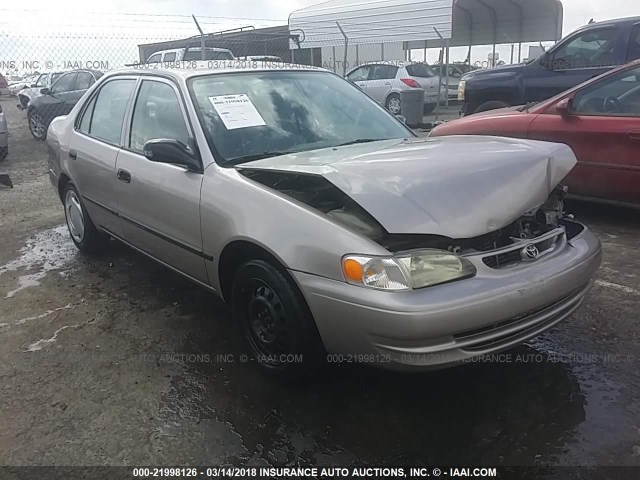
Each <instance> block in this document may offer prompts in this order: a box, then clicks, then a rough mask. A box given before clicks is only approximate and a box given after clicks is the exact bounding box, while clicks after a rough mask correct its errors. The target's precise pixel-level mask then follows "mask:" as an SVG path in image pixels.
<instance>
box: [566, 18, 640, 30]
mask: <svg viewBox="0 0 640 480" xmlns="http://www.w3.org/2000/svg"><path fill="white" fill-rule="evenodd" d="M624 23H640V17H625V18H614V19H611V20H603V21H601V22H594V23H589V24H587V25H583V26H582V27H580V28H578V29H577V30H576V31H580V30H585V29H589V28H593V27H606V26H609V25H619V24H624Z"/></svg>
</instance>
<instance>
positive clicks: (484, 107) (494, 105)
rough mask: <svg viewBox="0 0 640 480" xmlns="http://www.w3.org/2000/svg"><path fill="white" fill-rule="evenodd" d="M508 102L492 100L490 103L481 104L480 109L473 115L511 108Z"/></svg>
mask: <svg viewBox="0 0 640 480" xmlns="http://www.w3.org/2000/svg"><path fill="white" fill-rule="evenodd" d="M510 106H511V105H509V104H508V103H507V102H502V101H500V100H492V101H490V102H485V103H483V104H481V105H480V106H479V107H478V108H476V109H475V110H474V111H473V113H480V112H488V111H489V110H497V109H498V108H505V107H510Z"/></svg>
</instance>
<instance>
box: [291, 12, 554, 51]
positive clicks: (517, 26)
mask: <svg viewBox="0 0 640 480" xmlns="http://www.w3.org/2000/svg"><path fill="white" fill-rule="evenodd" d="M562 21H563V8H562V3H561V2H560V1H559V0H418V1H415V0H414V1H411V0H356V1H354V0H332V1H328V2H324V3H321V4H318V5H313V6H310V7H307V8H303V9H301V10H297V11H295V12H293V13H292V14H291V15H290V16H289V29H290V31H291V33H292V34H294V33H296V31H300V30H302V31H303V32H304V35H301V45H300V47H302V48H318V47H330V46H340V45H344V37H343V35H342V34H341V32H340V30H339V29H338V26H337V25H336V22H339V23H340V25H341V26H342V28H343V29H344V31H345V33H346V35H347V36H348V37H349V44H350V45H356V44H368V43H391V42H398V41H403V42H408V48H412V49H418V48H433V47H441V46H445V43H446V40H448V42H449V46H452V47H455V46H470V45H491V44H501V43H524V42H538V41H552V40H559V39H560V38H561V37H562ZM436 29H437V30H438V32H439V33H440V35H442V38H443V39H445V40H444V41H443V40H441V39H440V37H439V36H438V33H436Z"/></svg>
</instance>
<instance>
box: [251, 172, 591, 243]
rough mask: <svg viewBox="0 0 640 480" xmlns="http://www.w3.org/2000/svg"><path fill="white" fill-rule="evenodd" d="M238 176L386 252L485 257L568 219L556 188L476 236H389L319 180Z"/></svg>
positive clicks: (573, 228)
mask: <svg viewBox="0 0 640 480" xmlns="http://www.w3.org/2000/svg"><path fill="white" fill-rule="evenodd" d="M239 171H240V173H242V174H243V175H244V176H246V177H248V178H250V179H252V180H254V181H256V182H258V183H261V184H263V185H265V186H267V187H269V188H271V189H273V190H276V191H278V192H280V193H282V194H284V195H287V196H289V197H291V198H293V199H295V200H297V201H299V202H301V203H304V204H306V205H308V206H310V207H312V208H314V209H316V210H318V211H320V212H322V213H324V214H326V215H327V216H329V217H330V218H332V219H333V220H334V221H336V222H338V223H341V224H342V225H344V226H346V227H347V228H349V229H351V230H353V231H355V232H358V233H360V234H362V235H364V236H366V237H368V238H370V239H372V240H373V241H375V242H376V243H379V244H380V245H382V246H383V247H384V248H386V249H387V250H389V251H390V252H401V251H405V250H413V249H420V248H437V249H441V250H448V251H451V252H454V253H456V254H462V255H464V254H473V253H477V252H487V251H492V250H497V249H500V248H504V247H508V246H510V245H513V244H515V243H518V242H522V241H524V240H528V239H535V238H538V237H540V236H542V235H545V234H546V233H548V232H551V231H553V230H554V229H557V228H558V227H559V226H560V225H565V221H566V220H569V219H570V218H571V217H567V216H565V213H564V197H565V194H566V188H565V187H563V186H561V185H559V186H558V187H556V188H555V189H554V191H553V192H552V194H551V195H550V196H549V198H548V199H547V201H546V202H545V203H544V204H543V205H541V206H540V207H538V208H535V209H533V210H531V211H529V212H526V213H525V214H524V215H523V216H522V217H520V218H519V219H518V220H517V221H515V222H514V223H512V224H510V225H508V226H506V227H503V228H501V229H499V230H497V231H495V232H491V233H488V234H486V235H482V236H480V237H476V238H471V239H451V238H448V237H444V236H438V235H428V234H420V235H411V234H392V233H388V232H387V231H386V230H385V229H384V228H383V227H382V226H381V225H380V223H379V222H378V221H377V220H376V219H375V218H373V216H371V215H370V214H369V213H368V212H367V211H366V210H364V208H362V207H361V206H360V205H359V204H358V203H356V202H355V201H354V200H353V199H351V198H350V197H349V196H348V195H347V194H345V193H344V192H342V190H340V189H339V188H338V187H336V186H335V185H334V184H333V183H331V182H330V181H328V180H327V179H325V178H324V177H322V176H319V175H310V174H301V173H292V172H281V171H273V170H271V171H269V170H251V169H249V168H246V169H245V168H243V169H239ZM577 225H578V224H574V223H573V222H571V224H570V225H566V228H567V238H569V239H570V238H572V237H573V236H575V235H577V234H578V233H579V232H580V230H581V229H580V228H579V227H578V226H577Z"/></svg>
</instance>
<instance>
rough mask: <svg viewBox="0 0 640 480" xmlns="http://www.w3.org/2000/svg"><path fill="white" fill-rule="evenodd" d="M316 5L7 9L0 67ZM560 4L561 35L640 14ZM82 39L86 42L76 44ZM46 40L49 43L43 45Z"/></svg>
mask: <svg viewBox="0 0 640 480" xmlns="http://www.w3.org/2000/svg"><path fill="white" fill-rule="evenodd" d="M530 1H535V0H530ZM317 3H320V2H319V0H101V1H99V2H93V3H89V2H87V1H86V0H55V1H51V0H29V1H25V2H17V1H16V0H14V1H13V2H8V1H7V2H2V3H1V4H0V70H6V69H5V68H4V66H2V63H1V62H2V61H3V60H4V61H7V60H16V59H18V57H20V58H26V59H30V58H31V57H34V56H36V55H39V58H42V57H43V56H47V57H51V56H52V55H55V56H57V57H58V58H65V59H76V58H77V59H78V60H84V59H85V58H94V57H95V58H98V57H100V58H102V57H104V55H105V52H104V49H103V48H102V46H103V45H106V44H109V46H110V48H111V50H117V54H118V55H119V57H118V59H117V60H118V61H135V60H137V58H136V54H137V48H136V45H137V44H138V43H145V42H147V43H148V42H154V41H158V40H161V39H171V38H181V37H187V36H192V35H195V34H197V30H196V28H195V25H194V24H193V23H192V20H191V19H190V15H191V14H195V15H196V16H197V17H198V18H199V20H200V22H201V24H202V27H203V29H204V30H205V31H207V32H215V31H219V30H223V29H226V28H235V27H238V26H242V25H254V26H256V27H262V26H270V25H279V24H284V23H286V22H287V18H288V16H289V14H290V13H291V12H292V11H293V10H296V9H298V8H303V7H306V6H309V5H313V4H317ZM562 3H563V4H564V11H565V16H564V30H563V31H564V34H567V33H570V32H571V31H572V30H575V29H576V28H577V27H579V26H581V25H584V24H585V23H587V22H588V21H589V19H591V18H595V19H596V20H605V19H610V18H618V17H625V16H632V15H640V2H639V1H638V0H604V1H603V0H563V2H562ZM124 14H128V15H124ZM133 14H135V15H133ZM34 37H36V38H34ZM65 37H67V38H65ZM69 37H72V40H73V50H70V49H69V42H70V39H69ZM77 37H80V38H81V39H82V41H77V40H74V38H77ZM88 37H93V38H88ZM85 38H86V41H85ZM43 39H46V41H45V42H43ZM489 51H490V49H488V48H483V47H476V48H474V52H473V57H474V58H473V60H474V61H475V60H486V57H487V53H488V52H489ZM499 52H500V54H501V58H503V59H507V60H508V57H509V53H510V47H501V48H500V49H499ZM417 53H418V54H420V53H419V52H417ZM74 54H75V56H74ZM109 55H110V57H109V58H114V55H115V53H114V52H113V51H111V52H109ZM437 56H438V52H437V50H436V51H430V52H429V56H428V60H429V61H430V62H433V61H434V60H436V59H437ZM465 56H466V50H465V49H453V51H452V59H453V60H463V59H464V57H465ZM525 56H526V50H525ZM78 57H82V58H78ZM125 57H126V58H125Z"/></svg>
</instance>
